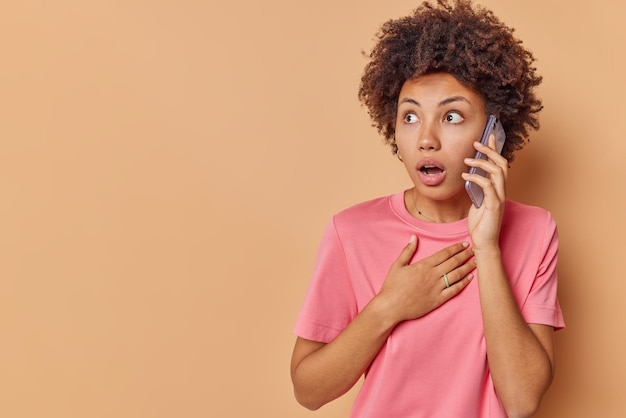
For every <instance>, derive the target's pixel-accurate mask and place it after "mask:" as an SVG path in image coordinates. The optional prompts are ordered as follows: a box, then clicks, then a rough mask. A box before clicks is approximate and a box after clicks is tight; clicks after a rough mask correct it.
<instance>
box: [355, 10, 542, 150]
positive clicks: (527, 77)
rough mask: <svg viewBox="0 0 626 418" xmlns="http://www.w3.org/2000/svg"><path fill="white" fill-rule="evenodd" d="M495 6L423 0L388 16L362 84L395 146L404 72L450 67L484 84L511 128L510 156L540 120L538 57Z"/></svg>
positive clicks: (490, 105) (477, 86)
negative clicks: (401, 13) (403, 14)
mask: <svg viewBox="0 0 626 418" xmlns="http://www.w3.org/2000/svg"><path fill="white" fill-rule="evenodd" d="M513 32H514V29H512V28H509V27H507V26H505V25H504V24H503V23H502V22H501V21H500V20H499V19H498V18H497V17H496V16H495V15H494V14H493V12H491V11H489V10H487V9H485V8H483V7H481V6H476V7H473V6H472V4H471V0H453V1H450V0H437V4H436V5H432V4H431V3H430V2H425V3H423V4H422V5H421V6H419V7H418V8H417V9H415V11H414V12H413V14H411V15H409V16H407V17H403V18H400V19H397V20H389V21H387V22H386V23H384V24H383V25H382V27H381V29H380V31H379V32H378V34H377V43H376V45H375V46H374V47H373V49H372V50H371V52H370V53H369V54H366V55H367V56H368V58H369V59H370V61H369V62H368V64H367V65H366V67H365V71H364V74H363V77H362V78H361V84H360V87H359V99H360V100H361V102H362V103H363V104H364V105H365V106H367V108H368V113H369V115H370V117H371V118H372V121H373V126H375V127H376V128H377V129H378V132H379V133H380V134H381V135H383V137H384V139H385V142H386V143H387V144H389V145H391V147H392V151H393V152H394V153H395V152H396V151H397V149H398V148H397V145H396V143H395V123H396V113H397V106H398V103H397V100H398V96H399V94H400V90H401V88H402V86H403V84H404V82H405V81H406V80H409V79H415V78H417V77H420V76H422V75H424V74H428V73H435V72H447V73H450V74H452V75H453V76H454V77H455V78H456V79H457V80H459V82H460V83H462V84H463V85H465V86H467V87H469V88H472V89H473V90H475V91H476V92H478V93H479V94H480V95H481V96H482V97H483V99H484V100H485V103H486V109H485V111H486V112H487V113H488V114H495V115H498V116H499V118H500V121H501V122H502V125H503V127H504V129H505V131H506V134H507V141H506V143H505V145H504V149H503V150H502V155H503V156H504V157H505V158H506V159H507V160H508V161H509V162H510V161H512V160H513V154H514V152H515V151H517V150H520V149H522V148H523V147H524V145H525V144H526V141H527V139H528V136H529V130H530V128H532V129H538V128H539V120H538V118H537V113H538V112H539V111H540V110H541V109H542V107H543V106H542V104H541V100H540V99H539V98H537V97H536V95H535V93H534V88H535V87H536V86H538V85H539V84H540V83H541V77H540V76H538V75H537V74H536V68H534V67H533V62H534V61H535V58H534V57H533V55H532V53H531V52H530V51H528V50H526V49H525V48H524V47H522V41H521V40H518V39H516V38H515V37H514V35H513Z"/></svg>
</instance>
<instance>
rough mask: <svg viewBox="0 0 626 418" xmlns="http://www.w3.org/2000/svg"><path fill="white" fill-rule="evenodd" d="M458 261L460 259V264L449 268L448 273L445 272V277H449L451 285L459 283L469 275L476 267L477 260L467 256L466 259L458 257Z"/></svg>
mask: <svg viewBox="0 0 626 418" xmlns="http://www.w3.org/2000/svg"><path fill="white" fill-rule="evenodd" d="M470 257H471V254H470ZM456 261H459V262H460V264H458V265H456V266H455V267H452V268H450V270H447V273H444V275H445V277H447V278H448V284H449V285H450V286H452V285H454V284H456V283H458V282H459V281H461V280H462V279H463V278H465V277H467V275H468V274H470V273H471V272H472V271H473V270H474V269H475V268H476V261H475V260H473V259H467V258H466V259H458V260H456ZM444 275H442V277H444ZM444 284H445V279H444Z"/></svg>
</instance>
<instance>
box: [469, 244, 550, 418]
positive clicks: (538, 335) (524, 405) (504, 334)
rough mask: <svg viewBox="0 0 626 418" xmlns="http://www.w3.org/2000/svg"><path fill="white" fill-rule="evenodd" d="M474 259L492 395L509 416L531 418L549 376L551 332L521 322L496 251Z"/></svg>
mask: <svg viewBox="0 0 626 418" xmlns="http://www.w3.org/2000/svg"><path fill="white" fill-rule="evenodd" d="M475 254H476V264H477V269H478V275H479V277H480V279H479V281H478V288H479V293H480V304H481V309H482V316H483V325H484V327H485V340H486V344H487V358H488V359H489V368H490V370H491V375H492V378H493V382H494V386H495V388H496V392H497V394H498V396H499V397H500V400H501V401H502V403H503V405H504V406H505V409H506V411H507V414H508V415H509V416H510V417H512V418H514V417H528V416H531V415H532V414H533V413H534V412H535V411H536V410H537V409H538V408H539V404H540V402H541V398H542V396H543V394H544V393H545V392H546V390H547V389H548V387H549V386H550V384H551V383H552V378H553V376H554V344H553V329H552V327H550V326H546V325H532V324H531V325H529V324H527V323H526V322H525V321H524V319H523V318H522V315H521V313H520V311H519V309H518V307H517V303H516V301H515V299H514V297H513V293H512V291H511V287H510V285H509V280H508V278H507V276H506V274H505V273H504V269H503V268H502V263H501V261H500V254H499V250H497V249H493V250H492V251H488V250H485V251H484V252H483V251H482V250H481V251H480V252H478V253H476V252H475Z"/></svg>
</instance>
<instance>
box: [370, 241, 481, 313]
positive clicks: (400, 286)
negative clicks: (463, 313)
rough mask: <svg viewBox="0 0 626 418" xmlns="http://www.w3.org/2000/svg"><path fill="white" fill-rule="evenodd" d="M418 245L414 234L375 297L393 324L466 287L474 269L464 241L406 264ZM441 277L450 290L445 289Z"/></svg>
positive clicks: (429, 308) (444, 299) (439, 304)
mask: <svg viewBox="0 0 626 418" xmlns="http://www.w3.org/2000/svg"><path fill="white" fill-rule="evenodd" d="M417 246H418V239H417V237H416V236H415V235H413V236H411V240H410V241H409V243H408V244H407V245H406V246H405V247H404V248H403V249H402V252H401V253H400V256H399V257H398V258H397V259H396V260H395V261H394V262H393V264H392V265H391V268H390V269H389V272H388V273H387V277H386V278H385V282H384V283H383V286H382V288H381V290H380V292H379V293H378V295H376V298H377V299H379V300H378V302H379V303H384V306H385V307H386V311H387V312H388V313H389V315H391V318H392V321H393V322H394V323H395V324H398V323H400V322H402V321H407V320H411V319H416V318H419V317H421V316H424V315H426V314H427V313H429V312H430V311H432V310H434V309H435V308H437V307H439V306H441V305H442V304H444V303H445V302H447V301H448V300H450V299H451V298H453V297H454V296H456V295H458V294H459V293H460V292H461V291H462V290H463V289H464V288H465V286H467V285H468V284H469V282H470V281H471V279H472V275H471V274H470V273H471V271H472V270H474V269H475V268H476V265H475V262H474V260H473V258H472V256H473V251H472V249H471V248H469V244H468V243H467V242H460V243H458V244H454V245H451V246H449V247H446V248H444V249H442V250H440V251H438V252H436V253H435V254H433V255H431V256H429V257H426V258H424V259H422V260H420V261H418V262H416V263H413V264H409V263H410V260H411V258H412V257H413V255H414V254H415V251H416V250H417ZM444 274H446V275H447V278H448V283H449V287H446V282H445V279H444Z"/></svg>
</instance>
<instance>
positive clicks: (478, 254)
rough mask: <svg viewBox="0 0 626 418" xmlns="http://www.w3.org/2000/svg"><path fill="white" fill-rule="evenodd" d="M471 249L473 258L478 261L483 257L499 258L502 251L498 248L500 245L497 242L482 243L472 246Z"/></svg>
mask: <svg viewBox="0 0 626 418" xmlns="http://www.w3.org/2000/svg"><path fill="white" fill-rule="evenodd" d="M472 251H473V252H474V258H475V259H476V262H477V263H478V261H479V260H483V259H500V257H501V256H502V251H501V250H500V246H499V245H497V244H492V245H482V246H476V245H473V246H472Z"/></svg>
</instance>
